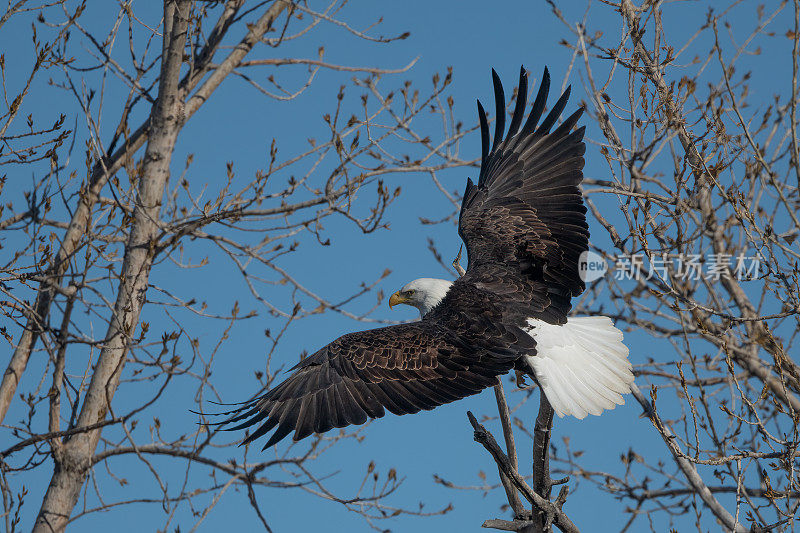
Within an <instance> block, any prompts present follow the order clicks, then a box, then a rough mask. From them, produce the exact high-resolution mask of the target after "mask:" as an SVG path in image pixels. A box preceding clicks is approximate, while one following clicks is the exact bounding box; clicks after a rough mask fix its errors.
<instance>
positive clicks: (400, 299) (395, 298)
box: [389, 291, 408, 309]
mask: <svg viewBox="0 0 800 533" xmlns="http://www.w3.org/2000/svg"><path fill="white" fill-rule="evenodd" d="M404 303H408V298H406V297H405V296H403V295H402V294H400V291H397V292H396V293H394V294H392V296H391V298H389V308H390V309H391V308H392V307H394V306H395V305H397V304H404Z"/></svg>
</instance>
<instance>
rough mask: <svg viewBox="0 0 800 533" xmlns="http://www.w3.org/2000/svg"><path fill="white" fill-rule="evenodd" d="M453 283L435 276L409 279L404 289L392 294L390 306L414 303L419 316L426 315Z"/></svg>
mask: <svg viewBox="0 0 800 533" xmlns="http://www.w3.org/2000/svg"><path fill="white" fill-rule="evenodd" d="M452 284H453V282H452V281H447V280H445V279H435V278H419V279H415V280H414V281H409V282H408V283H406V284H405V286H404V287H403V288H402V289H400V290H399V291H397V292H396V293H394V294H392V297H391V298H389V307H394V306H395V305H397V304H408V305H413V306H414V307H416V308H417V309H419V316H421V317H422V316H425V314H427V312H428V311H430V310H431V309H433V308H434V307H436V304H438V303H439V302H441V301H442V298H444V296H445V294H447V291H449V290H450V286H451V285H452Z"/></svg>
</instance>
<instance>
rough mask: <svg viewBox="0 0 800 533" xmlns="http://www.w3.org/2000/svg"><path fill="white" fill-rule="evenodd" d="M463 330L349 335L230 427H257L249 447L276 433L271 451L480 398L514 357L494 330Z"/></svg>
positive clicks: (435, 327)
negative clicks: (286, 442)
mask: <svg viewBox="0 0 800 533" xmlns="http://www.w3.org/2000/svg"><path fill="white" fill-rule="evenodd" d="M462 316H463V315H462ZM450 319H451V320H453V319H454V317H453V316H451V317H450ZM462 326H463V327H464V328H466V329H465V332H466V331H468V332H467V333H466V334H465V335H463V336H456V335H454V334H453V332H452V330H450V329H449V328H448V327H446V326H445V325H444V324H443V323H442V321H441V320H425V321H421V322H415V323H411V324H401V325H397V326H390V327H386V328H378V329H372V330H367V331H361V332H357V333H349V334H347V335H344V336H342V337H340V338H338V339H336V340H335V341H333V342H332V343H330V344H328V345H327V346H325V347H324V348H322V349H321V350H319V351H318V352H316V353H315V354H313V355H311V356H309V357H307V358H305V359H304V360H303V361H301V362H300V363H299V364H298V365H297V366H296V367H295V368H294V369H293V370H295V372H294V373H293V374H292V375H291V376H290V377H289V378H288V379H286V381H284V382H283V383H281V384H279V385H278V386H276V387H274V388H273V389H271V390H270V391H268V392H267V393H266V394H264V395H262V396H261V397H259V398H256V399H254V400H252V401H251V402H248V403H246V404H244V405H243V406H242V407H241V408H239V409H237V410H236V411H235V412H233V413H231V414H232V415H233V416H231V418H229V419H228V420H226V421H225V424H234V423H237V422H238V423H239V424H238V425H236V426H234V427H229V428H226V429H230V430H238V429H244V428H246V427H250V426H252V425H255V424H260V425H259V427H258V428H257V429H256V430H255V431H254V432H253V433H251V434H250V435H249V436H248V437H247V438H246V439H245V440H244V443H248V442H251V441H253V440H255V439H257V438H259V437H261V436H262V435H264V434H265V433H267V432H268V431H270V430H272V429H273V428H277V429H276V430H275V432H274V433H273V434H272V436H271V438H270V439H269V441H268V442H267V444H266V445H265V448H266V447H269V446H272V445H273V444H275V443H276V442H278V441H279V440H281V439H283V438H284V437H286V436H287V435H288V434H289V433H291V432H292V431H294V440H300V439H302V438H305V437H307V436H308V435H310V434H311V433H323V432H325V431H328V430H330V429H332V428H341V427H345V426H349V425H351V424H363V423H364V422H366V421H367V419H368V418H380V417H382V416H384V414H385V410H388V411H389V412H391V413H394V414H397V415H403V414H409V413H416V412H418V411H420V410H429V409H433V408H434V407H437V406H439V405H442V404H445V403H449V402H452V401H455V400H459V399H461V398H464V397H466V396H470V395H472V394H476V393H478V392H480V391H481V390H483V389H485V388H486V387H488V386H490V385H493V384H494V383H496V376H498V375H500V374H504V373H505V372H508V370H510V369H511V367H512V366H513V364H514V359H516V352H515V351H513V350H511V349H510V343H509V341H507V340H505V337H507V334H506V333H505V332H504V331H502V330H501V329H499V328H497V327H491V326H490V327H486V326H485V325H482V324H480V323H478V322H475V323H473V324H466V323H463V324H462ZM470 337H472V338H473V340H470V341H466V340H465V339H466V338H470ZM477 338H480V342H477V341H476V340H475V339H477ZM509 339H510V337H509ZM503 346H505V348H506V349H505V351H504V349H503V348H502V347H503ZM487 347H491V348H493V349H492V350H487V349H486V348H487Z"/></svg>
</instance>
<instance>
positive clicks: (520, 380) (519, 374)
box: [514, 369, 528, 389]
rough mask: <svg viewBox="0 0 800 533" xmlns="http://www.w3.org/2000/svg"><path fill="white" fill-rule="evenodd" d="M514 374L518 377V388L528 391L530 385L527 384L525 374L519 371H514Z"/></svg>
mask: <svg viewBox="0 0 800 533" xmlns="http://www.w3.org/2000/svg"><path fill="white" fill-rule="evenodd" d="M514 373H515V374H516V375H517V387H519V388H520V389H527V388H528V384H527V383H525V372H523V371H522V370H519V369H514Z"/></svg>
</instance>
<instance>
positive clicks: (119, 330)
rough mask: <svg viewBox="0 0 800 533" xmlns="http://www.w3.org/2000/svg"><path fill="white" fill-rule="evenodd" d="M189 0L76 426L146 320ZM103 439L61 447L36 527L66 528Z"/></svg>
mask: <svg viewBox="0 0 800 533" xmlns="http://www.w3.org/2000/svg"><path fill="white" fill-rule="evenodd" d="M189 6H190V1H189V0H173V1H168V2H165V7H164V45H163V55H162V64H161V78H160V81H159V91H158V93H159V94H158V99H157V101H156V103H155V105H154V106H153V111H152V114H151V116H150V136H149V140H148V144H147V149H146V151H145V157H144V164H143V167H142V173H141V176H140V181H139V191H138V198H137V205H136V208H135V211H134V221H133V226H132V228H131V232H130V235H129V238H128V243H127V246H126V251H125V260H124V262H123V266H122V275H121V277H120V283H119V289H118V293H117V300H116V303H115V306H114V314H113V316H112V318H111V320H110V323H109V327H108V331H107V333H106V337H105V343H104V345H103V349H102V350H101V352H100V356H99V358H98V361H97V366H96V367H95V369H94V373H93V375H92V380H91V383H90V384H89V388H88V390H87V392H86V397H85V398H84V401H83V405H82V408H81V412H80V415H79V417H78V421H77V427H78V428H81V427H87V426H91V425H92V424H95V423H97V422H100V421H102V420H103V419H104V418H105V417H106V414H107V413H108V411H109V404H110V402H111V399H112V398H113V397H114V393H115V392H116V389H117V386H118V384H119V379H120V374H121V372H122V369H123V367H124V365H125V354H126V352H127V346H128V343H129V341H130V339H131V337H132V334H133V332H134V330H135V328H136V325H137V324H138V322H139V314H140V312H141V309H142V305H143V304H144V301H145V294H146V291H147V286H148V281H149V276H150V269H151V267H152V261H153V255H154V252H155V244H156V235H157V232H158V220H159V216H160V211H161V202H162V197H163V194H164V188H165V185H166V183H167V180H168V177H169V165H170V161H171V159H172V152H173V149H174V146H175V140H176V138H177V135H178V131H179V130H180V127H181V124H182V122H183V103H182V101H181V95H180V91H179V87H178V83H179V79H180V69H181V64H182V61H183V51H184V44H185V41H186V30H187V26H188V15H189ZM99 438H100V430H99V429H95V430H92V431H86V432H83V433H78V434H76V435H74V436H73V437H72V438H71V439H70V440H68V441H66V442H65V443H63V446H60V447H56V448H54V461H55V469H54V473H53V477H52V479H51V481H50V485H49V487H48V489H47V493H46V494H45V497H44V501H43V502H42V507H41V509H40V511H39V515H38V517H37V519H36V524H35V525H34V528H33V531H34V533H44V532H51V531H63V530H64V529H65V528H66V525H67V522H68V521H69V516H70V515H71V513H72V509H73V508H74V506H75V504H76V503H77V502H78V498H79V496H80V491H81V487H82V486H83V482H84V480H85V479H86V476H87V474H88V472H89V468H90V465H91V460H92V456H93V455H94V450H95V448H96V447H97V442H98V440H99Z"/></svg>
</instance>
